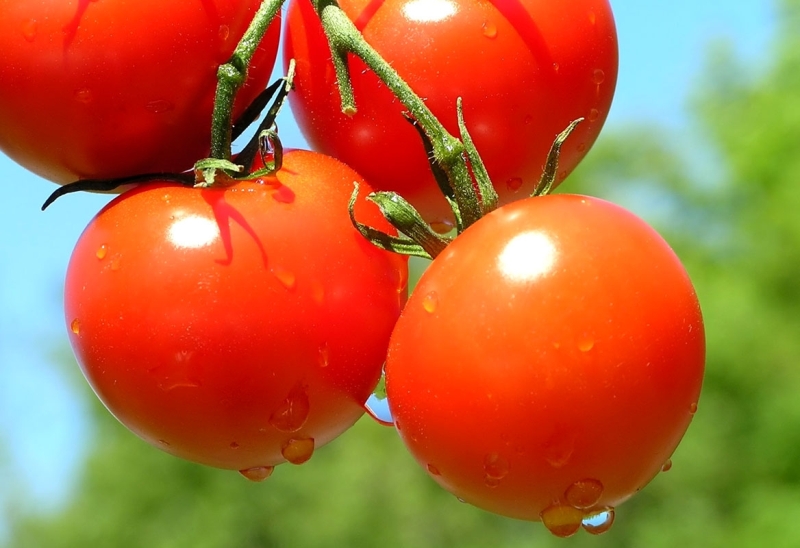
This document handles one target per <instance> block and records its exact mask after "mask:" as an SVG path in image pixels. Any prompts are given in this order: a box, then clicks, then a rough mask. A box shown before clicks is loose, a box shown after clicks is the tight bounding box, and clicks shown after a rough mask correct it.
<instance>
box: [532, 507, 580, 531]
mask: <svg viewBox="0 0 800 548" xmlns="http://www.w3.org/2000/svg"><path fill="white" fill-rule="evenodd" d="M540 517H541V518H542V523H543V524H544V526H545V527H547V529H548V530H549V531H550V532H551V533H553V534H554V535H555V536H557V537H560V538H567V537H571V536H572V535H574V534H575V533H577V532H578V529H580V528H581V522H582V521H583V511H582V510H578V509H577V508H573V507H572V506H566V505H562V504H553V505H551V506H548V507H547V508H545V509H544V510H542V513H541V514H540Z"/></svg>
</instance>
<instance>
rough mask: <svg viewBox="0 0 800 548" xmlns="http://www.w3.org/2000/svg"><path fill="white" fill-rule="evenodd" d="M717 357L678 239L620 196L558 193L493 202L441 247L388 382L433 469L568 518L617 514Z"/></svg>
mask: <svg viewBox="0 0 800 548" xmlns="http://www.w3.org/2000/svg"><path fill="white" fill-rule="evenodd" d="M704 362H705V338H704V328H703V320H702V317H701V312H700V307H699V304H698V300H697V296H696V294H695V291H694V289H693V287H692V284H691V281H690V280H689V278H688V276H687V274H686V272H685V270H684V268H683V266H682V265H681V263H680V261H679V259H678V258H677V257H676V255H675V254H674V253H673V251H672V250H671V249H670V248H669V246H668V245H667V243H666V242H665V241H664V240H663V239H662V238H661V237H660V236H659V235H658V234H657V233H656V232H655V231H654V230H653V229H652V228H650V227H649V226H648V225H647V224H646V223H645V222H644V221H642V220H641V219H639V218H638V217H636V216H635V215H633V214H632V213H629V212H628V211H626V210H624V209H622V208H620V207H618V206H616V205H613V204H611V203H608V202H605V201H602V200H599V199H595V198H589V197H583V196H576V195H550V196H546V197H541V198H531V199H527V200H522V201H518V202H515V203H513V204H510V205H507V206H505V207H502V208H500V209H498V210H496V211H494V212H493V213H491V214H489V215H487V216H486V217H484V218H483V219H481V220H480V221H478V222H477V223H475V224H474V225H472V226H470V227H469V228H468V229H467V230H465V231H464V233H463V234H462V235H460V236H458V237H457V238H456V239H455V241H454V242H453V243H452V244H450V245H449V246H448V247H447V248H446V249H445V251H444V252H442V253H441V254H440V255H439V256H438V257H437V258H436V259H435V260H434V261H433V263H432V264H431V266H430V267H429V268H428V270H427V271H426V272H425V273H424V274H423V276H422V278H421V279H420V281H419V284H418V285H417V286H416V288H415V290H414V292H413V294H412V296H411V297H410V298H409V301H408V304H407V306H406V308H405V309H404V311H403V313H402V315H401V317H400V319H399V321H398V323H397V326H396V328H395V330H394V332H393V334H392V338H391V341H390V346H389V353H388V357H387V362H386V389H387V393H388V399H389V406H390V409H391V411H392V414H393V416H394V418H395V421H396V428H397V430H398V432H399V434H400V436H401V437H402V439H403V441H404V442H405V444H406V446H407V447H408V448H409V449H410V451H411V453H412V454H413V455H414V457H415V458H416V460H417V461H418V462H419V463H420V464H421V465H422V466H423V467H425V468H426V469H427V470H428V473H429V474H430V475H431V477H432V478H433V479H434V480H435V481H436V482H438V483H439V484H440V485H441V486H443V487H444V488H445V489H447V490H449V491H451V492H452V493H454V494H455V495H457V496H458V497H459V498H461V499H462V500H464V501H466V502H469V503H472V504H474V505H476V506H479V507H481V508H484V509H486V510H490V511H492V512H496V513H498V514H503V515H506V516H510V517H513V518H519V519H525V520H540V519H541V520H543V521H544V522H545V525H547V526H548V527H549V528H550V529H551V530H552V531H553V532H555V533H556V534H559V535H561V536H567V535H569V534H571V533H573V532H575V531H577V530H578V529H579V528H580V525H581V520H582V519H584V518H587V517H591V516H592V515H595V514H602V515H601V516H600V517H598V518H597V519H600V521H601V522H602V523H600V524H599V525H602V524H603V523H605V524H608V520H610V519H611V518H613V508H614V507H616V506H617V505H619V504H620V503H622V502H623V501H625V500H626V499H627V498H629V497H630V496H631V495H633V494H634V493H636V491H638V490H639V489H641V488H642V487H644V486H645V485H646V484H647V483H648V482H649V481H650V480H651V479H652V478H653V477H654V476H655V475H656V474H657V473H658V472H659V471H660V470H661V468H662V466H663V465H664V464H665V463H667V462H668V459H669V458H670V457H671V455H672V452H673V451H674V449H675V448H676V447H677V445H678V443H679V441H680V439H681V438H682V436H683V434H684V432H685V431H686V429H687V427H688V425H689V423H690V421H691V419H692V416H693V413H694V412H695V411H696V409H697V401H698V398H699V394H700V388H701V383H702V376H703V370H704ZM603 520H605V521H603ZM595 525H597V524H595ZM599 525H598V526H599ZM587 527H588V528H592V524H588V525H587ZM595 532H597V531H595Z"/></svg>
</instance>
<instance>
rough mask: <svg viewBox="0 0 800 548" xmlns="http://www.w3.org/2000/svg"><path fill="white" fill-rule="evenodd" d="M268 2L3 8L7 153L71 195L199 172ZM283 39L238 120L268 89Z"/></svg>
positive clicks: (244, 97)
mask: <svg viewBox="0 0 800 548" xmlns="http://www.w3.org/2000/svg"><path fill="white" fill-rule="evenodd" d="M260 3H261V2H260V0H114V1H113V2H107V1H90V0H25V1H19V0H0V20H2V21H3V28H4V31H3V32H2V33H0V150H2V151H3V152H4V153H5V154H7V155H8V156H10V157H11V158H12V159H13V160H15V161H16V162H18V163H19V164H21V165H23V166H24V167H26V168H27V169H29V170H31V171H33V172H34V173H36V174H38V175H40V176H42V177H44V178H45V179H49V180H51V181H54V182H56V183H60V184H64V183H68V182H72V181H75V180H76V179H96V178H114V177H124V176H130V175H137V174H141V173H154V172H167V171H171V172H176V171H183V170H186V169H189V168H191V167H192V165H193V164H194V162H196V161H197V160H199V159H201V158H204V157H205V156H207V155H208V152H209V145H210V142H211V138H210V127H211V110H212V105H213V100H214V91H215V87H216V81H217V80H216V75H217V67H218V66H219V65H220V64H221V63H224V62H226V61H227V60H228V58H229V57H230V54H231V53H232V52H233V49H234V47H235V46H236V42H237V41H238V39H239V38H240V37H241V36H242V34H243V33H244V31H245V29H246V28H247V25H248V24H249V22H250V20H251V18H252V17H253V14H254V13H255V10H256V9H257V8H258V6H259V4H260ZM75 23H77V26H75ZM279 34H280V24H279V23H276V24H273V25H272V27H271V28H270V30H269V31H268V33H267V35H266V37H265V38H264V40H263V42H262V45H261V46H260V48H259V49H258V51H257V53H256V55H255V58H254V60H253V63H252V66H251V67H250V71H249V79H248V81H247V83H246V85H245V86H244V87H243V89H242V91H241V93H240V94H239V96H238V98H237V102H236V108H235V110H234V116H238V114H239V113H241V112H242V110H243V109H244V107H246V106H247V105H248V104H249V103H250V102H251V101H252V100H253V99H254V98H255V96H256V95H257V94H258V93H259V92H260V91H261V90H262V89H264V87H265V86H266V84H267V83H268V80H269V77H270V74H271V71H272V67H273V64H274V62H275V57H276V54H277V47H278V39H279ZM165 151H168V152H165Z"/></svg>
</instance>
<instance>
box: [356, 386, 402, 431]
mask: <svg viewBox="0 0 800 548" xmlns="http://www.w3.org/2000/svg"><path fill="white" fill-rule="evenodd" d="M364 409H365V410H366V412H367V415H369V416H370V418H372V419H373V420H374V421H375V422H377V423H378V424H380V425H381V426H394V427H396V428H397V429H398V430H400V427H399V426H398V425H397V424H396V423H395V422H394V417H392V410H391V409H390V408H389V400H388V399H386V398H379V397H378V396H376V395H375V394H371V395H370V397H369V399H367V401H366V403H365V404H364Z"/></svg>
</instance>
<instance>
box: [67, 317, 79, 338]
mask: <svg viewBox="0 0 800 548" xmlns="http://www.w3.org/2000/svg"><path fill="white" fill-rule="evenodd" d="M69 328H70V329H71V330H72V332H73V333H75V334H76V335H80V334H81V322H79V321H78V320H77V319H75V320H72V323H71V324H69Z"/></svg>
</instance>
